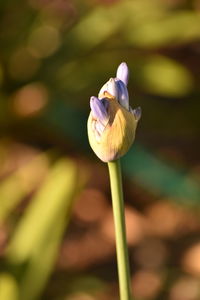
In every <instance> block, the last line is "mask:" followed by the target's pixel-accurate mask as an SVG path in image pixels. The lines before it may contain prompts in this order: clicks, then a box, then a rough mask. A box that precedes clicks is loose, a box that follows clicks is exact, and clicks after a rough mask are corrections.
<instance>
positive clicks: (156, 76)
mask: <svg viewBox="0 0 200 300" xmlns="http://www.w3.org/2000/svg"><path fill="white" fill-rule="evenodd" d="M140 68H141V69H140V70H139V84H140V85H142V87H143V88H144V89H145V90H146V91H148V92H150V93H152V94H158V95H162V96H166V97H167V96H168V97H181V96H184V95H186V94H188V93H189V92H190V91H191V90H192V88H193V79H192V76H191V74H190V73H189V71H188V70H187V69H186V68H185V67H184V66H183V65H181V64H179V63H178V62H176V61H174V60H172V59H169V58H167V57H164V56H160V55H155V56H150V57H149V58H146V59H143V62H141V65H140Z"/></svg>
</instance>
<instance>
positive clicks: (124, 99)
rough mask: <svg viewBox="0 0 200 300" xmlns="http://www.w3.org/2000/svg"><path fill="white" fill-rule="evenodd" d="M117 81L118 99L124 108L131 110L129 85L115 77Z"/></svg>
mask: <svg viewBox="0 0 200 300" xmlns="http://www.w3.org/2000/svg"><path fill="white" fill-rule="evenodd" d="M115 82H116V85H117V90H118V101H119V103H120V104H121V105H122V106H123V107H124V108H126V109H127V110H129V95H128V90H127V87H126V85H125V84H124V82H123V81H121V80H119V79H115Z"/></svg>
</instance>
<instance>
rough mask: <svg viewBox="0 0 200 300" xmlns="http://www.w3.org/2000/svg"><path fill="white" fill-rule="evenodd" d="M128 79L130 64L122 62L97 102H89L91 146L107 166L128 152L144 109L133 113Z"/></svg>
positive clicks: (101, 90)
mask: <svg viewBox="0 0 200 300" xmlns="http://www.w3.org/2000/svg"><path fill="white" fill-rule="evenodd" d="M128 76H129V71H128V67H127V64H126V63H124V62H123V63H121V64H120V65H119V67H118V69H117V73H116V77H115V78H110V80H109V81H108V82H106V83H105V84H104V85H103V87H102V88H101V89H100V91H99V94H98V98H97V97H95V96H92V97H91V98H90V108H91V112H90V115H89V118H88V137H89V142H90V146H91V147H92V149H93V151H94V152H95V153H96V155H97V156H98V157H99V158H100V159H101V160H102V161H104V162H108V161H112V160H115V159H118V158H119V157H121V156H123V155H124V154H125V153H126V152H127V151H128V150H129V148H130V146H131V145H132V143H133V141H134V138H135V130H136V127H137V123H138V121H139V119H140V117H141V108H140V107H138V108H136V109H132V108H131V107H130V105H129V94H128V90H127V83H128Z"/></svg>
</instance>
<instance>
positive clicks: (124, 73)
mask: <svg viewBox="0 0 200 300" xmlns="http://www.w3.org/2000/svg"><path fill="white" fill-rule="evenodd" d="M116 77H117V78H118V79H120V80H121V81H123V83H124V84H125V85H127V84H128V78H129V70H128V66H127V64H126V63H125V62H122V63H121V64H120V65H119V67H118V68H117V73H116Z"/></svg>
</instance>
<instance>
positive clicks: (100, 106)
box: [90, 96, 109, 124]
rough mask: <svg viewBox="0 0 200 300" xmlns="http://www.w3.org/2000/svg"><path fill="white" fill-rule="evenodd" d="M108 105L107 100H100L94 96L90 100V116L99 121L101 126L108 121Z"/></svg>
mask: <svg viewBox="0 0 200 300" xmlns="http://www.w3.org/2000/svg"><path fill="white" fill-rule="evenodd" d="M108 105H109V104H108V100H106V99H105V98H104V99H101V100H99V99H98V98H97V97H94V96H92V97H91V98H90V107H91V110H92V115H93V117H94V118H96V119H98V120H100V121H101V122H102V123H103V124H105V123H107V122H108V119H109V115H108Z"/></svg>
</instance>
